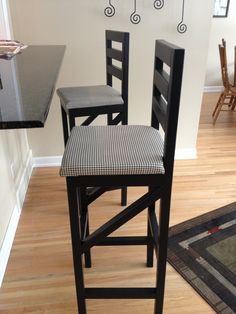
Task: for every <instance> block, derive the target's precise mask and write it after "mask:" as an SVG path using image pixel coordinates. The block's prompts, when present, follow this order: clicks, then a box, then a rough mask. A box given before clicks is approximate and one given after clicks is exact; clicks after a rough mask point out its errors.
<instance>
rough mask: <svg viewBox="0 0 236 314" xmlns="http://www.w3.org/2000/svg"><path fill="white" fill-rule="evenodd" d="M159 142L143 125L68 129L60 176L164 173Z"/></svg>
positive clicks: (160, 141)
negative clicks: (68, 133) (70, 130)
mask: <svg viewBox="0 0 236 314" xmlns="http://www.w3.org/2000/svg"><path fill="white" fill-rule="evenodd" d="M164 173H165V170H164V166H163V139H162V137H161V135H160V133H159V131H158V130H156V129H155V128H153V127H150V126H143V125H122V126H78V127H74V128H73V129H72V132H71V135H70V137H69V140H68V142H67V145H66V149H65V153H64V155H63V160H62V164H61V170H60V175H61V176H93V175H141V174H146V175H147V174H164Z"/></svg>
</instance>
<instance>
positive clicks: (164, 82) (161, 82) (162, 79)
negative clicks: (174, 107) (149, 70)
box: [154, 70, 169, 99]
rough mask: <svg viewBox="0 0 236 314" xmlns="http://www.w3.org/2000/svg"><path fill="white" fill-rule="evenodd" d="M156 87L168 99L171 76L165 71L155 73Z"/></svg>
mask: <svg viewBox="0 0 236 314" xmlns="http://www.w3.org/2000/svg"><path fill="white" fill-rule="evenodd" d="M154 86H155V87H156V88H157V90H158V91H159V92H160V93H161V94H162V95H163V96H164V98H165V99H167V97H168V86H169V76H168V74H167V73H166V72H165V71H164V70H161V71H157V70H155V72H154Z"/></svg>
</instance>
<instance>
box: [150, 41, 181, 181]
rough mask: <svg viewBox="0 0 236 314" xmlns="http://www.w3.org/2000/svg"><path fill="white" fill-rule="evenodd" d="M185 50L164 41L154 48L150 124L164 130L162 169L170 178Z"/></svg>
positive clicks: (158, 42)
mask: <svg viewBox="0 0 236 314" xmlns="http://www.w3.org/2000/svg"><path fill="white" fill-rule="evenodd" d="M183 62H184V49H182V48H179V47H177V46H175V45H173V44H170V43H168V42H166V41H164V40H157V41H156V47H155V61H154V78H153V99H152V122H151V125H152V126H153V127H154V128H156V129H159V126H160V125H161V127H162V129H163V131H164V160H163V162H164V168H165V172H166V175H167V176H170V178H169V179H170V180H171V179H172V174H173V164H174V155H175V143H176V133H177V125H178V115H179V104H180V94H181V85H182V74H183Z"/></svg>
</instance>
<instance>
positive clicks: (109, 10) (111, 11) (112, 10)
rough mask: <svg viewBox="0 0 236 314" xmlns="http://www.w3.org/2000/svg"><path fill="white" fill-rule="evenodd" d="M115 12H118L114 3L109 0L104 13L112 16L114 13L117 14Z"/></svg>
mask: <svg viewBox="0 0 236 314" xmlns="http://www.w3.org/2000/svg"><path fill="white" fill-rule="evenodd" d="M115 13H116V9H115V7H114V5H112V3H111V0H109V4H108V6H107V7H106V8H105V10H104V14H105V15H106V16H107V17H112V16H113V15H115Z"/></svg>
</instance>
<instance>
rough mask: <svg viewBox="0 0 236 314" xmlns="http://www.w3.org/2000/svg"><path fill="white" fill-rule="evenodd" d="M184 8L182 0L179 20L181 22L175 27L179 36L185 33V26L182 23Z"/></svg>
mask: <svg viewBox="0 0 236 314" xmlns="http://www.w3.org/2000/svg"><path fill="white" fill-rule="evenodd" d="M184 6H185V0H183V4H182V18H181V22H180V23H179V24H178V25H177V31H178V32H179V33H180V34H183V33H185V32H186V31H187V25H186V24H185V23H183V21H184Z"/></svg>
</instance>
